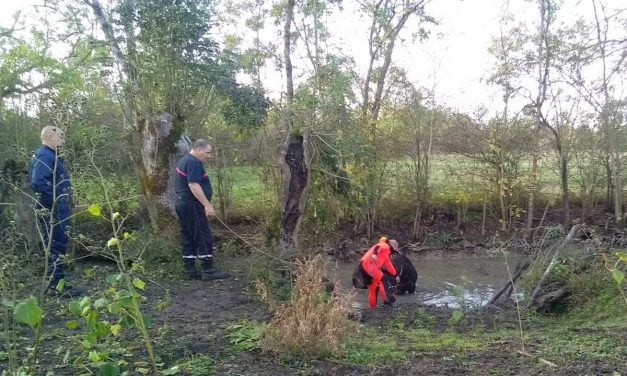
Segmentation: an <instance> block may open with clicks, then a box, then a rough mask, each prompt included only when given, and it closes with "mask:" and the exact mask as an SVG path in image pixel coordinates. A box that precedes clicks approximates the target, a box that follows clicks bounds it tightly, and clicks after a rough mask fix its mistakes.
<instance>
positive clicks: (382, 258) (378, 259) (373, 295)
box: [360, 241, 396, 308]
mask: <svg viewBox="0 0 627 376" xmlns="http://www.w3.org/2000/svg"><path fill="white" fill-rule="evenodd" d="M391 253H392V250H391V248H390V245H389V244H388V243H387V242H385V241H380V242H379V243H377V244H375V245H373V246H372V247H370V249H369V250H368V251H367V252H366V254H365V255H364V256H363V257H362V258H361V261H360V262H361V267H362V268H363V269H364V271H365V272H366V273H368V275H370V276H371V277H372V283H370V284H369V285H368V304H369V305H370V308H375V307H376V306H377V290H379V295H381V299H383V301H384V302H385V301H387V300H388V297H387V295H386V293H385V288H384V286H383V282H382V280H383V272H382V271H381V268H382V267H385V269H386V270H387V272H388V273H389V274H392V275H396V269H394V265H392V262H391V261H390V254H391Z"/></svg>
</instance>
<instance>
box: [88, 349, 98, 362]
mask: <svg viewBox="0 0 627 376" xmlns="http://www.w3.org/2000/svg"><path fill="white" fill-rule="evenodd" d="M88 359H89V361H90V362H92V363H96V362H99V361H100V359H101V358H100V354H98V353H97V352H96V351H90V352H89V356H88Z"/></svg>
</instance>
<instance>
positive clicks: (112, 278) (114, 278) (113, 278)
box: [105, 274, 122, 285]
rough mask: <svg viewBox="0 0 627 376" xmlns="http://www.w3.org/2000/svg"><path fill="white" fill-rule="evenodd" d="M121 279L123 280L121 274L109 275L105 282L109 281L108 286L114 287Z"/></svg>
mask: <svg viewBox="0 0 627 376" xmlns="http://www.w3.org/2000/svg"><path fill="white" fill-rule="evenodd" d="M121 278H122V275H121V274H109V275H108V276H107V278H105V280H106V281H107V283H108V284H110V285H114V284H116V283H117V282H119V281H120V279H121Z"/></svg>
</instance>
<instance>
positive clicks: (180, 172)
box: [176, 167, 187, 176]
mask: <svg viewBox="0 0 627 376" xmlns="http://www.w3.org/2000/svg"><path fill="white" fill-rule="evenodd" d="M176 172H178V173H179V175H181V176H187V174H186V173H184V172H183V171H181V169H180V168H178V167H176Z"/></svg>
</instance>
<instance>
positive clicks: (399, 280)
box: [396, 274, 401, 283]
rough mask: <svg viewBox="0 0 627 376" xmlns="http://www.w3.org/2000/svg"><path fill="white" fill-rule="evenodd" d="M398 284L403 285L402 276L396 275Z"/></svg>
mask: <svg viewBox="0 0 627 376" xmlns="http://www.w3.org/2000/svg"><path fill="white" fill-rule="evenodd" d="M396 283H401V276H400V275H398V274H397V275H396Z"/></svg>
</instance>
